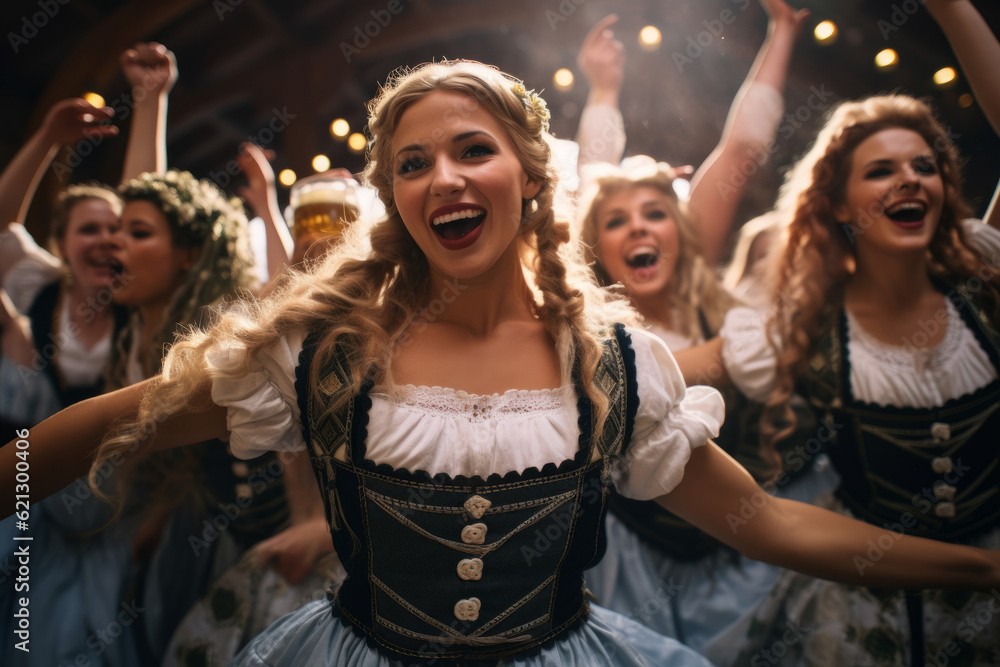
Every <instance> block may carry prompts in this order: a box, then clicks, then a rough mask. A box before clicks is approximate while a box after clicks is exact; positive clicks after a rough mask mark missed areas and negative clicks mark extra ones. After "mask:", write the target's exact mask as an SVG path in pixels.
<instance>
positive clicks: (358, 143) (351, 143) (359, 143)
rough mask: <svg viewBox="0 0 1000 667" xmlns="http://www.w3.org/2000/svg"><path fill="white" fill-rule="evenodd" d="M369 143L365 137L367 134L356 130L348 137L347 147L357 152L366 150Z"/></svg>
mask: <svg viewBox="0 0 1000 667" xmlns="http://www.w3.org/2000/svg"><path fill="white" fill-rule="evenodd" d="M367 145H368V140H367V139H365V135H363V134H361V133H360V132H355V133H354V134H352V135H351V136H349V137H347V147H348V148H350V149H351V150H352V151H354V152H355V153H361V152H362V151H364V150H365V146H367Z"/></svg>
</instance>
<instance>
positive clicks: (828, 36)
mask: <svg viewBox="0 0 1000 667" xmlns="http://www.w3.org/2000/svg"><path fill="white" fill-rule="evenodd" d="M837 35H838V30H837V24H836V23H834V22H833V21H822V22H821V23H819V24H818V25H817V26H816V29H815V30H813V37H814V38H815V40H816V43H817V44H822V45H823V46H829V45H830V44H833V43H834V42H836V41H837Z"/></svg>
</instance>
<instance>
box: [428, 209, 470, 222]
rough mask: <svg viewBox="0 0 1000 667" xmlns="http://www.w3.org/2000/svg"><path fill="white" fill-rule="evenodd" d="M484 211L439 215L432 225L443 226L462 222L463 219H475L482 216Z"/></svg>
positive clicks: (465, 211)
mask: <svg viewBox="0 0 1000 667" xmlns="http://www.w3.org/2000/svg"><path fill="white" fill-rule="evenodd" d="M482 214H483V211H482V209H476V208H469V209H465V210H464V211H455V212H454V213H446V214H444V215H439V216H438V217H436V218H434V219H433V220H431V224H432V225H443V224H445V223H447V222H454V221H455V220H461V219H462V218H475V217H476V216H479V215H482Z"/></svg>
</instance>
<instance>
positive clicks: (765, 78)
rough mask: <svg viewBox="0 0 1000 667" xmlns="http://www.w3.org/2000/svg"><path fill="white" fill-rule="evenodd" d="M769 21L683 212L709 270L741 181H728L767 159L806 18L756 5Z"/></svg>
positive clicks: (780, 5)
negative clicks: (696, 231)
mask: <svg viewBox="0 0 1000 667" xmlns="http://www.w3.org/2000/svg"><path fill="white" fill-rule="evenodd" d="M761 4H762V5H763V6H764V9H765V10H766V11H767V13H768V16H770V22H769V23H768V28H767V37H766V39H765V40H764V44H763V46H761V48H760V52H759V53H758V54H757V59H756V60H755V61H754V64H753V66H752V67H751V68H750V73H749V74H748V75H747V78H746V82H745V83H744V84H743V86H742V87H741V88H740V90H739V92H737V93H736V98H735V99H734V100H733V105H732V107H730V110H729V117H728V118H727V119H726V128H725V130H723V133H722V139H721V140H720V141H719V144H718V145H717V146H716V147H715V150H713V151H712V153H711V155H709V156H708V158H707V159H706V160H705V162H704V163H702V165H701V166H700V167H699V168H698V171H697V173H695V175H694V178H693V179H692V181H691V195H690V200H689V207H690V210H691V212H692V214H693V215H694V217H695V219H696V221H697V222H698V224H699V228H700V231H701V239H702V245H703V249H704V255H705V261H706V262H707V263H708V265H709V266H715V264H716V262H718V260H719V254H720V253H721V252H722V247H723V246H724V245H725V243H726V238H727V237H728V235H729V230H730V228H731V227H732V223H733V217H734V216H735V214H736V208H737V206H738V205H739V202H740V200H741V199H742V198H743V193H744V192H745V191H746V185H747V179H746V178H740V179H733V178H732V175H733V174H734V173H740V169H741V168H743V167H745V166H746V164H747V163H748V162H756V163H757V165H758V166H760V165H762V164H763V162H764V161H766V159H767V158H768V157H769V156H770V148H771V143H772V141H773V140H774V133H775V132H776V131H777V129H778V123H779V121H780V120H781V114H782V111H783V110H784V102H783V92H782V91H783V90H784V88H785V79H786V77H787V74H788V65H789V63H790V61H791V57H792V51H793V49H794V48H795V40H796V39H798V36H799V33H800V32H801V31H802V26H803V25H804V24H805V20H806V18H807V17H808V16H809V12H808V10H805V9H800V10H797V11H796V10H794V9H792V8H791V7H789V6H788V4H786V3H785V2H784V0H761Z"/></svg>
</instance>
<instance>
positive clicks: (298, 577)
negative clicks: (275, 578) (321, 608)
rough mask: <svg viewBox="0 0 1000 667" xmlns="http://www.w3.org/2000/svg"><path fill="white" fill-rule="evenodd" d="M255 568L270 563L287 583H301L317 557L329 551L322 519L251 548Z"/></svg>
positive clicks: (324, 521) (284, 531)
mask: <svg viewBox="0 0 1000 667" xmlns="http://www.w3.org/2000/svg"><path fill="white" fill-rule="evenodd" d="M253 551H254V553H255V554H256V556H257V559H258V560H257V563H258V565H264V564H265V563H268V562H270V561H272V560H273V561H274V565H273V566H274V569H275V570H276V571H277V572H278V574H280V575H281V576H282V577H284V578H285V580H286V581H287V582H288V583H290V584H295V583H298V582H300V581H302V579H303V578H305V576H306V575H307V574H309V571H310V570H311V569H312V567H313V565H315V563H316V561H317V560H319V558H320V557H321V556H324V555H326V554H328V553H330V552H332V551H333V539H332V538H331V537H330V529H329V527H328V526H327V524H326V518H325V517H317V518H315V519H310V520H309V521H304V522H302V523H298V524H295V525H293V526H291V527H290V528H286V529H285V530H283V531H281V532H280V533H278V534H277V535H275V536H274V537H272V538H269V539H266V540H264V541H263V542H261V543H260V544H258V545H257V546H255V547H254V548H253Z"/></svg>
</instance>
